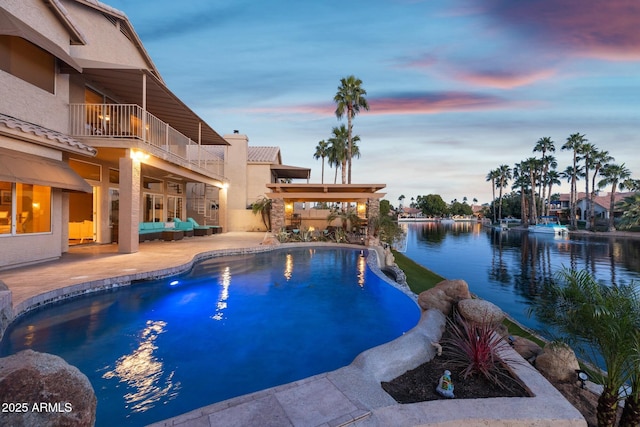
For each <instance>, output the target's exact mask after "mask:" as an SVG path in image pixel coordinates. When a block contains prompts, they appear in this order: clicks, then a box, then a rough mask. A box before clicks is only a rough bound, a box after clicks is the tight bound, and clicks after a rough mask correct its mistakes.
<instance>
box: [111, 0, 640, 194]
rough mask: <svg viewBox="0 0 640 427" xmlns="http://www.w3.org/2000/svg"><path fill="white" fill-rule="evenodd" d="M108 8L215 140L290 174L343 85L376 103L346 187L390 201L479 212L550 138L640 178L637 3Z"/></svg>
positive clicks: (577, 0)
mask: <svg viewBox="0 0 640 427" xmlns="http://www.w3.org/2000/svg"><path fill="white" fill-rule="evenodd" d="M106 3H107V4H108V5H110V6H112V7H115V8H116V9H119V10H121V11H123V12H124V13H125V14H126V15H127V16H128V17H129V20H130V21H131V22H132V24H133V26H134V28H135V29H136V31H137V33H138V34H139V36H140V38H141V40H142V42H143V44H144V45H145V48H146V49H147V51H148V53H149V54H150V56H151V58H152V59H153V61H154V62H155V64H156V66H157V67H158V69H159V71H160V73H161V75H162V77H163V78H164V80H165V82H166V83H167V85H168V86H169V88H170V89H171V90H172V91H173V92H174V93H176V94H177V95H178V96H179V97H180V98H181V99H182V100H183V101H184V102H185V103H186V104H187V105H189V106H190V107H191V108H192V109H193V110H194V111H196V112H197V113H198V114H199V115H200V116H201V117H202V118H204V119H205V120H207V121H208V122H209V124H210V125H212V126H213V128H214V129H216V131H218V133H220V134H226V133H231V132H233V130H234V129H238V130H239V131H240V132H241V133H244V134H247V135H248V136H249V140H250V144H251V145H256V146H258V145H267V146H274V145H277V146H279V147H280V148H281V150H282V156H283V162H284V163H285V164H289V165H295V166H303V167H310V168H312V177H311V182H320V180H321V176H320V175H321V162H320V160H315V159H313V153H314V151H315V147H316V145H317V143H318V141H320V140H322V139H327V138H329V137H330V135H331V130H332V128H333V127H334V126H338V125H339V124H340V123H341V122H339V121H338V120H337V119H336V117H335V114H334V111H335V105H334V104H333V96H334V95H335V93H336V90H337V87H338V85H339V81H340V78H342V77H345V76H347V75H350V74H354V75H355V76H357V77H358V78H360V79H361V80H362V81H363V87H364V88H365V89H366V91H367V99H368V101H369V104H370V107H371V108H370V110H369V111H363V112H361V114H360V115H358V116H357V117H356V119H355V120H354V133H356V134H358V135H359V136H360V138H361V142H360V143H359V146H360V151H361V153H362V155H361V157H360V158H359V159H355V160H354V163H353V173H352V176H353V178H352V181H353V182H354V183H383V184H386V185H387V188H386V192H387V197H386V198H387V199H389V200H390V201H391V202H392V203H393V204H394V205H397V203H398V197H399V196H400V195H401V194H403V195H405V197H406V200H410V199H411V197H417V196H418V195H427V194H440V195H441V196H442V197H443V199H444V200H445V201H447V202H449V201H451V200H453V199H454V198H456V199H458V200H462V199H463V198H464V197H467V198H468V200H469V201H471V200H473V199H474V198H477V199H478V200H479V201H480V202H489V201H490V200H491V186H490V184H489V183H487V182H486V181H485V177H486V175H487V173H488V172H489V170H491V169H494V168H496V167H497V166H499V165H501V164H507V165H510V166H513V164H514V163H516V162H519V161H522V160H524V159H526V158H528V157H531V156H533V155H534V153H533V152H532V149H533V147H534V145H535V143H536V141H537V140H538V139H540V138H541V137H546V136H549V137H551V138H552V139H553V141H554V142H555V145H556V149H557V151H556V154H555V155H556V157H557V159H558V163H559V167H558V169H560V170H564V169H565V168H566V166H568V165H569V164H570V162H571V155H570V153H569V152H567V151H561V150H560V147H561V146H562V145H563V144H564V142H565V141H566V139H567V137H568V136H569V135H570V134H572V133H575V132H579V133H581V134H586V137H587V139H588V140H589V142H591V143H593V144H595V145H596V146H597V147H598V148H600V149H603V150H608V151H609V153H610V154H611V155H612V156H613V157H615V160H616V162H617V163H625V164H626V166H627V167H628V168H629V169H631V171H632V173H633V177H634V178H640V155H638V152H639V151H640V150H639V149H638V147H639V146H640V135H639V133H640V132H639V131H640V31H638V28H640V2H638V1H637V0H607V1H606V2H603V1H601V0H519V1H513V0H424V1H420V0H387V1H383V0H367V1H361V0H352V1H333V0H327V1H321V0H318V1H313V2H300V1H293V0H271V1H261V2H255V1H242V0H234V1H221V0H184V1H181V2H176V1H174V0H107V1H106ZM345 123H346V121H345ZM324 180H325V182H333V170H331V169H328V168H325V177H324ZM338 180H340V177H338ZM580 185H584V184H580ZM561 189H562V190H563V191H568V186H567V184H563V188H561ZM405 203H406V201H405Z"/></svg>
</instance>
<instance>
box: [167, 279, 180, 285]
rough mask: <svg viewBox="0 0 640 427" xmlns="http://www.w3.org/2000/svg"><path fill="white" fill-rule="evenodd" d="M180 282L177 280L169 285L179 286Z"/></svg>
mask: <svg viewBox="0 0 640 427" xmlns="http://www.w3.org/2000/svg"><path fill="white" fill-rule="evenodd" d="M179 283H180V282H179V281H177V280H174V281H173V282H170V283H169V286H176V285H177V284H179Z"/></svg>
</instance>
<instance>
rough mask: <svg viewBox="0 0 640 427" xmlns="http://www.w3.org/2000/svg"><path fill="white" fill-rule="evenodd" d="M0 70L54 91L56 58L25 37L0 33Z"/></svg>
mask: <svg viewBox="0 0 640 427" xmlns="http://www.w3.org/2000/svg"><path fill="white" fill-rule="evenodd" d="M0 70H3V71H6V72H7V73H9V74H12V75H14V76H16V77H18V78H19V79H22V80H24V81H26V82H28V83H31V84H32V85H34V86H37V87H39V88H40V89H43V90H46V91H47V92H50V93H54V92H55V77H56V58H55V57H54V56H53V55H51V54H50V53H49V52H47V51H45V50H43V49H41V48H39V47H38V46H36V45H34V44H32V43H31V42H28V41H27V40H25V39H22V38H20V37H14V36H7V35H0Z"/></svg>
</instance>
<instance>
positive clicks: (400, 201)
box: [398, 194, 405, 208]
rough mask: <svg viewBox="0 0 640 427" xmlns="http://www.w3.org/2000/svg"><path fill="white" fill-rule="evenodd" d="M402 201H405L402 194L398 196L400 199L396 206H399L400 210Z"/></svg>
mask: <svg viewBox="0 0 640 427" xmlns="http://www.w3.org/2000/svg"><path fill="white" fill-rule="evenodd" d="M404 199H405V197H404V194H402V195H400V197H398V202H399V203H398V204H399V207H400V208H402V202H404Z"/></svg>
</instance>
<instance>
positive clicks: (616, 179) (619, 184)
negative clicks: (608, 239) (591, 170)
mask: <svg viewBox="0 0 640 427" xmlns="http://www.w3.org/2000/svg"><path fill="white" fill-rule="evenodd" d="M601 175H602V176H603V179H602V180H601V181H600V182H599V183H598V187H600V188H602V187H604V186H607V185H611V193H610V200H609V231H616V227H615V225H614V221H613V220H614V217H613V210H614V208H615V202H616V199H615V197H616V190H617V189H618V188H619V189H620V190H622V189H624V188H625V186H624V185H625V180H626V179H627V178H629V177H630V176H631V171H630V170H629V169H628V168H627V167H626V166H625V165H624V163H622V164H621V165H616V164H613V163H610V164H608V165H605V166H604V167H603V168H602V171H601Z"/></svg>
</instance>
